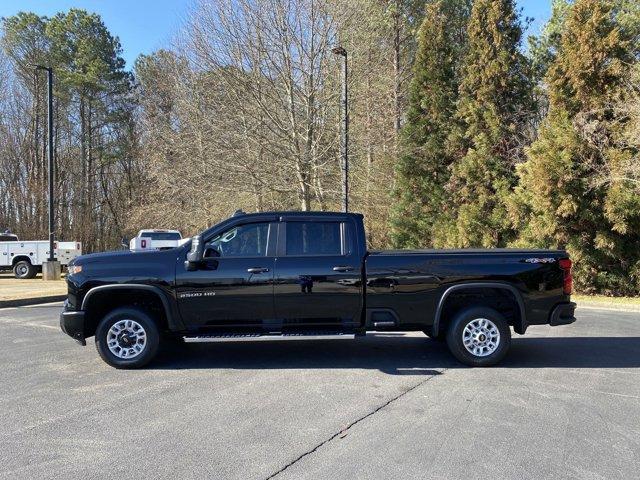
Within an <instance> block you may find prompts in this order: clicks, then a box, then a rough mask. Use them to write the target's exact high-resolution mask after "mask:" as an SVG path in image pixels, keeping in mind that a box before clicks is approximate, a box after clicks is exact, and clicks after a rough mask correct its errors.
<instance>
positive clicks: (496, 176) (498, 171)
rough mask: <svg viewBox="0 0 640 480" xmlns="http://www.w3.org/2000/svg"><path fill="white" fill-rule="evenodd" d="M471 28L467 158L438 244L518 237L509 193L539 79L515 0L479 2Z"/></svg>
mask: <svg viewBox="0 0 640 480" xmlns="http://www.w3.org/2000/svg"><path fill="white" fill-rule="evenodd" d="M467 32H468V42H469V45H468V52H467V54H466V57H465V60H464V78H463V80H462V82H461V85H460V100H459V102H458V108H457V117H458V118H459V119H460V121H461V123H462V128H461V129H460V130H459V132H458V133H457V134H455V135H454V137H455V138H454V141H455V143H456V144H457V145H458V148H459V151H460V152H461V153H462V156H461V158H460V159H459V160H456V162H455V163H454V164H453V168H452V175H451V179H450V181H449V184H448V190H449V192H450V196H451V201H452V203H453V205H456V206H457V210H456V211H454V212H452V214H451V215H450V218H449V221H448V222H446V223H443V224H441V225H440V227H439V228H438V232H437V235H436V244H437V245H442V246H459V247H470V246H483V247H495V246H499V245H505V244H506V243H507V242H508V241H509V240H510V239H512V237H513V236H514V232H513V230H512V228H511V225H510V223H509V221H508V218H507V207H506V199H507V198H508V197H509V195H510V192H511V189H512V188H513V186H514V184H515V174H514V165H515V164H516V163H517V162H518V161H519V159H520V157H521V156H522V148H521V144H522V141H521V135H522V133H523V132H524V131H525V129H526V128H527V120H528V118H529V117H530V115H531V113H532V110H533V107H532V103H533V101H532V82H531V78H530V68H529V65H528V63H527V61H526V59H525V57H524V56H523V55H522V54H521V52H520V50H519V46H520V41H521V37H522V29H521V26H520V22H519V17H518V15H517V14H516V12H515V10H514V2H513V1H512V0H476V1H475V2H474V5H473V9H472V12H471V17H470V20H469V26H468V29H467Z"/></svg>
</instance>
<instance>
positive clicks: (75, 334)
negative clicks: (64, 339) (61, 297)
mask: <svg viewBox="0 0 640 480" xmlns="http://www.w3.org/2000/svg"><path fill="white" fill-rule="evenodd" d="M67 305H68V304H67V303H66V302H65V305H64V307H65V309H64V310H63V311H62V313H61V314H60V329H61V330H62V331H63V332H64V333H66V334H67V335H69V336H70V337H71V338H73V339H74V340H75V341H76V342H78V343H79V344H80V345H86V344H87V341H86V340H85V336H84V312H83V311H78V312H70V311H67Z"/></svg>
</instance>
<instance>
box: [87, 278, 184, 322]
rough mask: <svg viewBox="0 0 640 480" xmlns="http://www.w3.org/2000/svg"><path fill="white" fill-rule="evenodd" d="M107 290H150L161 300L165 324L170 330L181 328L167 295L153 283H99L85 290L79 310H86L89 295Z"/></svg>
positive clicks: (89, 298)
mask: <svg viewBox="0 0 640 480" xmlns="http://www.w3.org/2000/svg"><path fill="white" fill-rule="evenodd" d="M109 290H145V291H147V292H152V293H153V294H155V295H157V296H158V297H159V298H160V301H161V302H162V307H163V308H164V313H165V315H166V317H167V325H168V327H169V329H170V330H181V329H182V325H181V322H180V320H179V317H177V316H176V315H175V314H174V311H173V310H172V309H171V304H170V303H169V300H168V299H167V295H166V294H165V292H164V291H163V290H162V289H161V288H159V287H156V286H154V285H145V284H138V283H119V284H116V285H100V286H98V287H93V288H91V289H90V290H89V291H88V292H87V294H86V295H85V296H84V298H83V299H82V307H80V310H82V311H85V312H86V311H87V308H88V307H89V302H90V301H91V297H93V296H94V295H95V294H96V293H102V292H104V291H109Z"/></svg>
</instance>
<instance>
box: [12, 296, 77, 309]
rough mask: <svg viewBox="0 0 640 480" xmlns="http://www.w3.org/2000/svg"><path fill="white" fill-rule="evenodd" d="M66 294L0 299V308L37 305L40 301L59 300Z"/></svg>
mask: <svg viewBox="0 0 640 480" xmlns="http://www.w3.org/2000/svg"><path fill="white" fill-rule="evenodd" d="M65 298H67V296H66V295H49V296H48V297H33V298H19V299H16V300H0V308H8V307H25V306H27V305H38V304H40V303H50V302H61V301H63V300H64V299H65Z"/></svg>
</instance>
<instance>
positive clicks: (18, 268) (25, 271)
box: [13, 260, 37, 279]
mask: <svg viewBox="0 0 640 480" xmlns="http://www.w3.org/2000/svg"><path fill="white" fill-rule="evenodd" d="M36 273H37V271H36V267H34V266H33V265H31V262H30V261H29V260H20V261H19V262H16V264H15V265H14V266H13V274H14V275H15V277H16V278H19V279H26V278H34V277H35V276H36Z"/></svg>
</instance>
